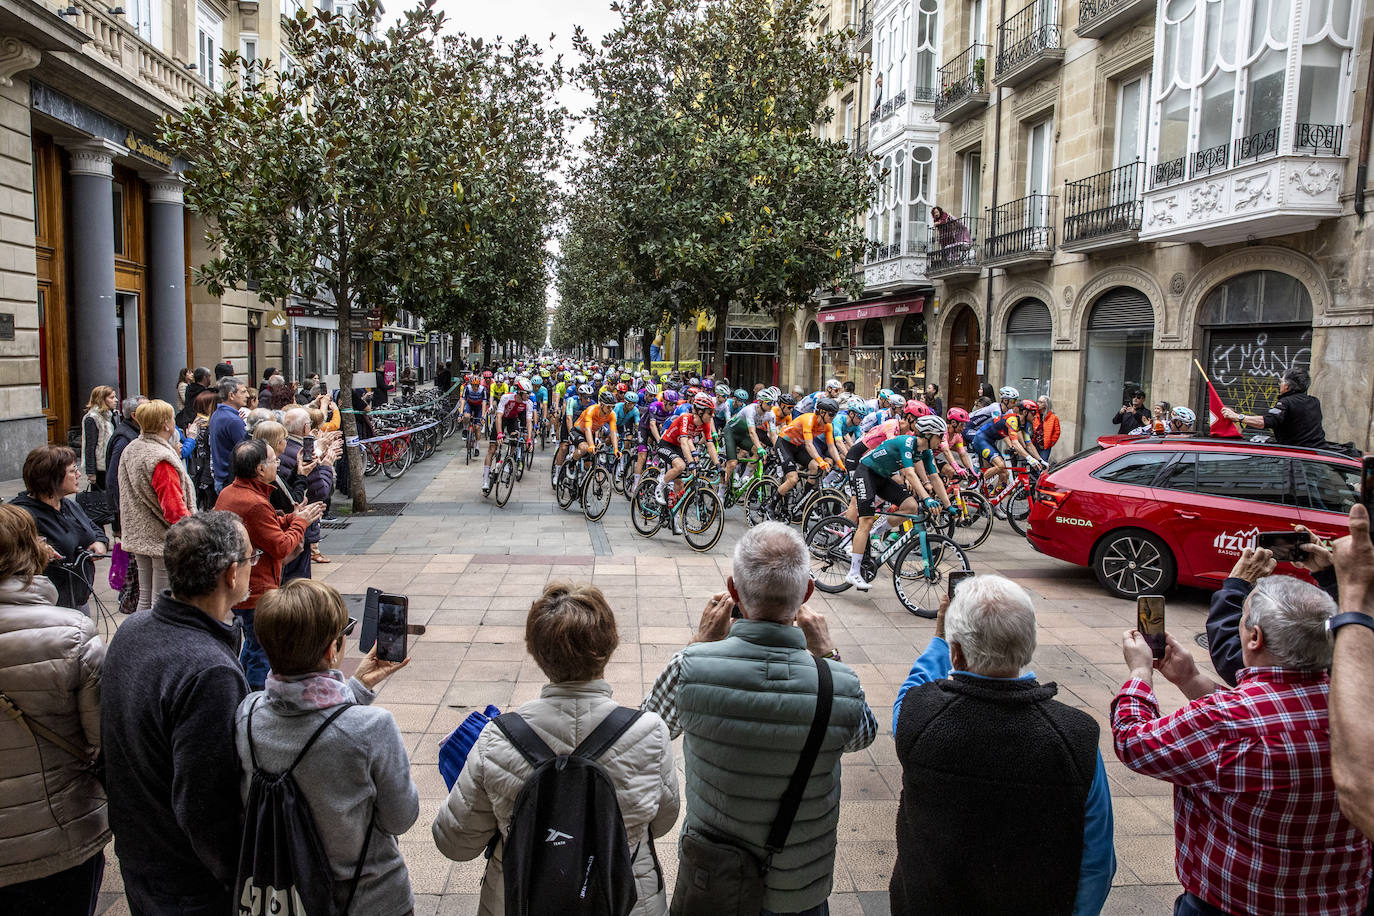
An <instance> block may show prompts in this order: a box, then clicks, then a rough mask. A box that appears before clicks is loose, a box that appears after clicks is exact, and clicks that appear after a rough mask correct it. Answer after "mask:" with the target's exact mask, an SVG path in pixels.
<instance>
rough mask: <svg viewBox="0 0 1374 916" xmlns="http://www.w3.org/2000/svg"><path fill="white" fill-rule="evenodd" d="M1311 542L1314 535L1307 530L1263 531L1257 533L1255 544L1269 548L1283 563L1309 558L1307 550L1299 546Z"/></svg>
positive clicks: (1276, 558) (1275, 557)
mask: <svg viewBox="0 0 1374 916" xmlns="http://www.w3.org/2000/svg"><path fill="white" fill-rule="evenodd" d="M1310 543H1312V535H1311V534H1310V533H1309V532H1306V531H1261V532H1260V533H1259V534H1257V535H1255V546H1257V547H1263V548H1264V549H1265V550H1268V551H1269V552H1270V553H1272V554H1273V555H1274V559H1275V560H1278V561H1279V562H1281V563H1295V562H1297V561H1298V560H1305V559H1307V551H1305V550H1299V549H1298V548H1299V547H1300V546H1301V545H1303V544H1310Z"/></svg>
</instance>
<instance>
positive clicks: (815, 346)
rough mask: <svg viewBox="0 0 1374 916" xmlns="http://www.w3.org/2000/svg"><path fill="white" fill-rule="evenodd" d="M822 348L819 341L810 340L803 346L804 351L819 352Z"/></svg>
mask: <svg viewBox="0 0 1374 916" xmlns="http://www.w3.org/2000/svg"><path fill="white" fill-rule="evenodd" d="M820 348H821V342H820V341H819V340H808V341H807V342H806V343H804V344H802V349H803V350H819V349H820Z"/></svg>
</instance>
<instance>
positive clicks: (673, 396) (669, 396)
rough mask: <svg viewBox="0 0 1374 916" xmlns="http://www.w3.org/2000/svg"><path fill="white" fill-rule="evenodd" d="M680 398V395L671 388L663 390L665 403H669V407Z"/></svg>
mask: <svg viewBox="0 0 1374 916" xmlns="http://www.w3.org/2000/svg"><path fill="white" fill-rule="evenodd" d="M679 399H680V395H679V394H678V393H677V392H676V391H674V390H673V389H671V388H669V389H668V390H667V391H665V392H663V403H665V404H667V405H668V406H669V407H671V406H673V405H674V404H676V403H677V402H678V400H679Z"/></svg>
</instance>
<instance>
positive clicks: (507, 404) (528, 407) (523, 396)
mask: <svg viewBox="0 0 1374 916" xmlns="http://www.w3.org/2000/svg"><path fill="white" fill-rule="evenodd" d="M530 387H531V386H530V383H529V380H528V379H524V378H517V379H516V380H515V388H514V389H513V390H511V391H508V392H506V393H505V394H503V395H501V400H500V401H498V402H497V403H496V409H495V411H493V413H492V416H493V417H494V418H498V419H496V420H495V421H494V422H493V423H492V424H491V435H490V438H489V439H488V440H487V461H486V463H485V464H483V465H482V495H483V496H486V495H487V494H488V493H490V492H491V463H492V459H494V458H495V457H496V443H497V442H499V441H501V440H502V439H504V438H505V437H506V436H519V435H520V425H521V424H520V418H521V416H522V415H523V417H524V419H525V423H524V426H525V448H529V447H530V445H531V443H533V442H534V401H533V400H531V398H530Z"/></svg>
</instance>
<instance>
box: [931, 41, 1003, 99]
mask: <svg viewBox="0 0 1374 916" xmlns="http://www.w3.org/2000/svg"><path fill="white" fill-rule="evenodd" d="M991 56H992V48H991V47H990V46H989V45H970V46H969V47H968V48H966V49H965V50H964V53H962V54H960V55H959V56H958V57H956V58H954V60H952V61H950V62H949V63H947V64H945V65H944V66H943V67H941V68H940V69H939V71H938V72H939V77H940V91H939V94H938V95H937V96H936V97H935V114H936V115H937V116H938V115H939V114H940V113H941V112H942V111H945V110H947V109H949V108H952V107H953V106H955V105H957V104H958V103H959V102H962V101H963V100H964V99H966V98H968V97H969V96H971V95H976V94H977V93H980V92H987V61H988V58H989V57H991Z"/></svg>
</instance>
